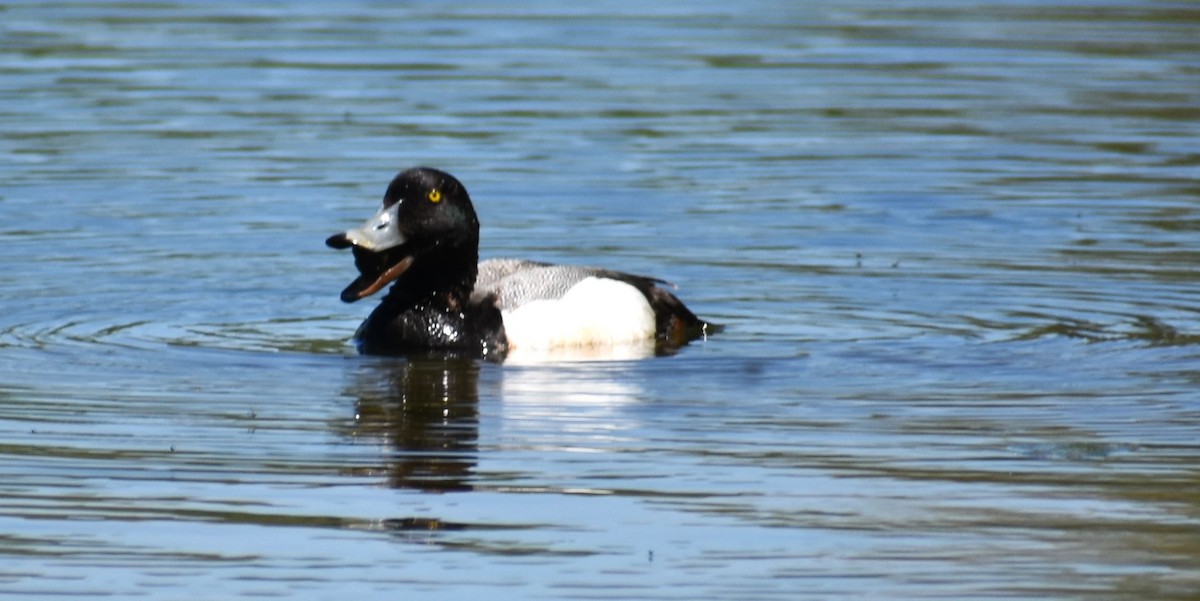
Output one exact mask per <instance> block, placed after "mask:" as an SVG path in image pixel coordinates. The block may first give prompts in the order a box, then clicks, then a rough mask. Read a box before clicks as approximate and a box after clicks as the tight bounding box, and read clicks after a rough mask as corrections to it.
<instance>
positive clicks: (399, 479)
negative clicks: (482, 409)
mask: <svg viewBox="0 0 1200 601" xmlns="http://www.w3.org/2000/svg"><path fill="white" fill-rule="evenodd" d="M361 367H362V369H361V371H359V372H358V374H357V378H356V381H355V386H354V388H353V389H352V390H350V391H348V392H349V394H351V395H352V396H353V397H355V398H357V402H356V406H355V410H356V415H355V420H354V425H353V427H352V432H351V433H350V434H351V435H352V436H354V437H355V438H358V439H360V440H361V439H364V438H368V439H377V440H380V441H383V442H384V443H385V444H387V445H388V446H389V447H390V448H391V452H390V454H389V455H388V461H387V464H386V465H385V466H381V467H377V468H368V469H366V470H356V472H358V473H359V474H360V475H364V474H363V472H364V471H365V472H366V473H368V474H375V473H377V472H379V471H383V472H384V473H385V474H386V477H387V479H388V483H389V484H390V485H391V486H393V487H397V488H415V489H419V490H424V491H429V492H452V491H465V490H471V488H472V486H471V484H470V481H471V478H472V474H473V471H474V469H475V465H476V462H477V458H478V450H479V447H478V439H479V364H478V363H477V362H476V361H473V360H469V359H410V360H407V361H384V362H372V363H368V364H363V365H362V366H361Z"/></svg>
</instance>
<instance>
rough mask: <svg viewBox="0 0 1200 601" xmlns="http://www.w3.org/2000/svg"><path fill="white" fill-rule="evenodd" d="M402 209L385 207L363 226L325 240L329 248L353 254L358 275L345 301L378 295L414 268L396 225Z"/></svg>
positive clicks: (404, 241)
mask: <svg viewBox="0 0 1200 601" xmlns="http://www.w3.org/2000/svg"><path fill="white" fill-rule="evenodd" d="M399 209H400V203H396V204H393V205H392V206H390V207H384V208H383V209H380V211H379V212H378V213H376V214H375V215H374V216H372V217H371V218H370V219H368V220H367V221H366V223H363V224H362V225H361V226H359V227H357V228H354V229H351V230H346V231H345V232H342V233H340V234H334V235H332V236H330V237H329V238H327V239H326V240H325V244H326V246H329V247H330V248H337V249H343V248H350V249H352V251H353V253H354V266H355V267H357V268H358V272H359V276H358V278H357V279H355V280H354V281H353V282H351V283H350V285H349V286H346V289H345V290H343V291H342V300H343V301H344V302H347V303H352V302H354V301H357V300H360V299H362V298H366V297H368V296H370V295H372V294H375V293H376V292H379V291H380V290H382V289H383V288H384V287H385V286H387V285H388V284H390V283H392V282H394V281H395V280H396V278H398V277H400V276H401V275H402V274H403V273H404V272H405V271H407V270H408V268H409V267H412V264H413V256H412V255H411V254H410V253H408V252H407V250H406V249H405V243H406V242H407V240H406V239H405V237H404V234H403V233H401V232H400V228H399V225H398V223H397V221H398V218H397V215H398V213H399Z"/></svg>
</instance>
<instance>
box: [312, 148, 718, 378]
mask: <svg viewBox="0 0 1200 601" xmlns="http://www.w3.org/2000/svg"><path fill="white" fill-rule="evenodd" d="M325 244H326V245H328V246H330V247H331V248H335V249H345V248H349V249H351V251H352V252H353V255H354V264H355V266H356V267H357V268H358V271H359V276H358V278H356V279H355V280H354V281H353V282H351V283H350V285H349V286H347V287H346V289H345V290H343V291H342V295H341V298H342V300H343V301H345V302H347V303H352V302H355V301H358V300H361V299H363V298H366V297H368V296H370V295H372V294H375V293H376V292H379V291H380V290H382V289H383V288H384V287H386V286H388V285H389V284H391V290H390V291H389V292H388V293H387V294H386V295H385V296H384V297H383V299H382V300H381V301H380V303H379V306H378V307H376V308H375V310H374V311H373V312H372V313H371V314H370V316H369V317H367V319H366V321H364V322H363V324H362V325H361V326H360V327H359V328H358V331H357V332H356V333H355V336H354V340H355V343H356V344H357V346H358V349H359V351H360V352H362V353H365V354H384V355H394V354H429V353H444V354H469V355H474V356H482V357H488V358H501V359H502V358H503V357H504V356H505V355H506V354H508V353H509V352H510V351H513V350H516V349H541V350H554V349H579V348H597V347H606V348H613V347H620V346H622V345H639V344H643V345H644V344H652V345H655V346H654V347H652V348H656V349H657V350H658V351H659V352H663V351H670V350H674V349H676V348H678V347H679V346H681V345H683V344H686V343H687V342H689V341H691V340H694V339H696V338H698V337H700V336H704V335H706V334H707V333H710V332H712V331H715V330H716V329H717V326H715V325H713V324H711V323H708V322H705V321H703V320H701V319H700V318H698V317H696V315H695V314H693V313H692V312H691V311H690V310H688V308H687V307H686V306H684V304H683V302H681V301H680V300H679V299H678V298H676V297H675V295H674V294H671V293H670V292H668V291H667V290H665V289H663V288H662V287H661V285H662V284H664V283H665V282H663V281H662V280H658V279H655V278H651V277H645V276H640V275H632V274H628V273H622V272H619V271H611V270H608V269H600V268H592V267H576V266H571V265H552V264H548V263H540V262H536V261H526V260H522V259H491V260H487V261H483V262H480V261H479V219H478V218H477V217H476V215H475V208H474V206H473V205H472V204H471V198H470V196H469V195H468V194H467V190H466V188H465V187H463V185H462V183H460V182H459V181H458V180H457V179H455V178H454V176H452V175H450V174H448V173H445V172H442V171H438V170H437V169H431V168H428V167H417V168H413V169H408V170H405V171H403V172H401V173H400V174H399V175H397V176H396V177H395V178H394V179H393V180H392V182H391V184H389V185H388V188H387V192H386V193H385V194H384V196H383V207H382V208H381V209H380V210H379V211H378V212H377V213H375V215H374V216H373V217H371V218H370V219H368V220H367V221H366V223H364V224H363V225H362V226H360V227H357V228H354V229H351V230H347V231H345V232H342V233H338V234H334V235H333V236H330V237H329V238H328V239H327V240H326V241H325Z"/></svg>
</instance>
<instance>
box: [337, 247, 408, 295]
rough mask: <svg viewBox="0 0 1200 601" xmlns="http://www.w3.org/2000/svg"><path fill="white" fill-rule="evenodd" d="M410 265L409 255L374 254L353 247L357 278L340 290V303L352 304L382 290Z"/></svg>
mask: <svg viewBox="0 0 1200 601" xmlns="http://www.w3.org/2000/svg"><path fill="white" fill-rule="evenodd" d="M412 264H413V257H412V255H409V254H396V253H388V252H383V253H376V252H371V251H369V250H364V249H362V248H359V247H357V246H356V247H354V265H355V267H358V272H359V276H358V277H357V278H355V280H354V281H353V282H350V285H349V286H346V289H345V290H342V301H343V302H347V303H352V302H354V301H357V300H361V299H364V298H366V297H368V296H371V295H372V294H375V293H376V292H379V291H380V290H383V289H384V288H385V287H387V285H388V284H391V283H392V282H394V281H396V278H398V277H400V276H401V275H403V274H404V272H405V271H408V268H409V267H412Z"/></svg>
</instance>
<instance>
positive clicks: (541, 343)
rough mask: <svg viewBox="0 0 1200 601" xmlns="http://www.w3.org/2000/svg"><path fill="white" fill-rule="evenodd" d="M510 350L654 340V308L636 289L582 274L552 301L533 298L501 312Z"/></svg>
mask: <svg viewBox="0 0 1200 601" xmlns="http://www.w3.org/2000/svg"><path fill="white" fill-rule="evenodd" d="M503 315H504V331H505V333H506V334H507V336H508V343H509V345H511V346H512V347H513V348H514V349H555V348H587V347H612V346H620V345H629V344H637V343H641V342H645V341H647V340H652V339H653V338H654V310H653V309H651V308H650V303H649V302H647V301H646V297H645V296H642V293H641V292H638V290H637V288H634V287H633V286H630V285H629V284H626V283H625V282H620V281H617V280H610V279H606V278H594V277H592V278H585V279H584V280H582V281H581V282H579V283H578V284H576V285H575V286H573V287H572V288H571V289H570V290H568V291H567V293H566V294H564V295H563V296H562V298H559V299H557V300H548V299H547V300H537V301H532V302H528V303H525V304H524V305H521V306H520V307H517V308H516V309H514V310H512V311H505V312H504V314H503Z"/></svg>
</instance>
